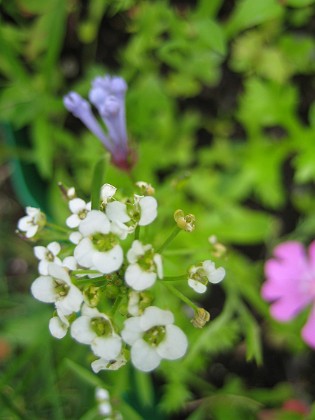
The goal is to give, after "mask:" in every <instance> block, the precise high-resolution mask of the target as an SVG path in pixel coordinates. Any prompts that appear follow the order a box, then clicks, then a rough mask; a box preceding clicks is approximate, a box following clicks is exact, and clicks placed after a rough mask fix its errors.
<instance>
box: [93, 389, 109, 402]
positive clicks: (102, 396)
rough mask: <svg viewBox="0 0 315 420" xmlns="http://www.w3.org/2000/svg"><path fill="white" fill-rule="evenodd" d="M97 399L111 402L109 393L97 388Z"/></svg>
mask: <svg viewBox="0 0 315 420" xmlns="http://www.w3.org/2000/svg"><path fill="white" fill-rule="evenodd" d="M95 398H96V399H97V400H109V392H108V391H107V389H104V388H96V390H95Z"/></svg>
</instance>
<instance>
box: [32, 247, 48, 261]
mask: <svg viewBox="0 0 315 420" xmlns="http://www.w3.org/2000/svg"><path fill="white" fill-rule="evenodd" d="M46 252H47V249H46V247H44V246H34V255H35V257H36V258H37V259H39V260H43V259H44V258H45V257H46Z"/></svg>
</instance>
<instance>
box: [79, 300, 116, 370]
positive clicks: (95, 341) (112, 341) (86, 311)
mask: <svg viewBox="0 0 315 420" xmlns="http://www.w3.org/2000/svg"><path fill="white" fill-rule="evenodd" d="M81 313H82V315H81V316H80V317H79V318H77V319H76V320H75V321H74V322H73V323H72V325H71V336H72V337H73V338H74V339H75V340H77V341H78V342H79V343H82V344H89V345H90V346H91V348H92V351H93V353H94V354H95V355H96V356H98V357H101V358H102V359H105V360H107V362H109V361H111V360H114V359H116V357H118V355H119V354H120V351H121V344H122V343H121V338H120V337H119V335H118V334H116V333H115V332H114V329H113V326H112V323H111V321H110V319H109V318H108V317H107V316H106V315H105V314H103V313H101V312H99V311H98V310H97V309H96V308H90V307H89V306H87V305H83V306H82V310H81Z"/></svg>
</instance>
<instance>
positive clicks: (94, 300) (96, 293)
mask: <svg viewBox="0 0 315 420" xmlns="http://www.w3.org/2000/svg"><path fill="white" fill-rule="evenodd" d="M83 296H84V300H85V302H86V303H87V304H88V305H90V306H92V307H95V306H97V305H98V303H99V301H100V297H101V292H100V288H99V287H97V286H88V287H86V288H85V289H84V290H83Z"/></svg>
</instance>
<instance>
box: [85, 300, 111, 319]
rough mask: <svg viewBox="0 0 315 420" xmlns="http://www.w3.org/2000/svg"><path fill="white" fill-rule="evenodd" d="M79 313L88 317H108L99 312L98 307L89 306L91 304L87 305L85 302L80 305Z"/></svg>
mask: <svg viewBox="0 0 315 420" xmlns="http://www.w3.org/2000/svg"><path fill="white" fill-rule="evenodd" d="M81 313H82V315H85V316H88V317H89V318H101V317H103V318H106V319H108V317H107V316H105V315H104V314H103V313H101V312H100V311H99V310H98V309H96V308H91V306H89V305H87V304H85V303H84V304H83V305H82V308H81Z"/></svg>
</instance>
